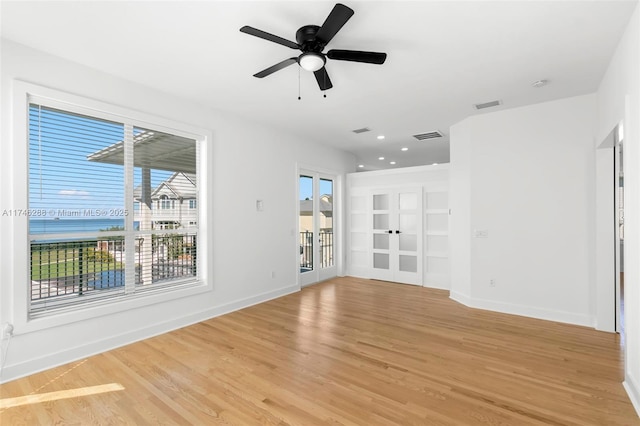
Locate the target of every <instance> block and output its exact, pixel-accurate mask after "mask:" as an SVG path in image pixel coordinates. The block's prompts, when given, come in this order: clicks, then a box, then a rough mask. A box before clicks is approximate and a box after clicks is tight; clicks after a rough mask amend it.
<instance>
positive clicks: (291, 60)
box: [253, 58, 298, 78]
mask: <svg viewBox="0 0 640 426" xmlns="http://www.w3.org/2000/svg"><path fill="white" fill-rule="evenodd" d="M297 61H298V58H289V59H285V60H284V61H282V62H278V63H277V64H275V65H272V66H270V67H269V68H267V69H264V70H262V71H260V72H258V73H255V74H254V75H253V76H254V77H258V78H263V77H266V76H268V75H271V74H273V73H274V72H276V71H280V70H281V69H282V68H286V67H288V66H289V65H293V64H295V63H296V62H297Z"/></svg>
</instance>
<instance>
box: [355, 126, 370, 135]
mask: <svg viewBox="0 0 640 426" xmlns="http://www.w3.org/2000/svg"><path fill="white" fill-rule="evenodd" d="M369 131H371V129H370V128H368V127H363V128H362V129H355V130H352V132H353V133H356V134H358V133H364V132H369Z"/></svg>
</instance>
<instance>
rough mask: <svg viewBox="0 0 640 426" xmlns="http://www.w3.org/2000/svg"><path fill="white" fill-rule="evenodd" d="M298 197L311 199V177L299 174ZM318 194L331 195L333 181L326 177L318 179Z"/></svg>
mask: <svg viewBox="0 0 640 426" xmlns="http://www.w3.org/2000/svg"><path fill="white" fill-rule="evenodd" d="M299 180H300V199H301V200H306V199H307V198H308V199H310V200H312V199H313V179H312V178H311V177H309V176H304V175H301V176H300V179H299ZM319 192H320V195H325V194H330V195H333V181H331V180H328V179H320V188H319Z"/></svg>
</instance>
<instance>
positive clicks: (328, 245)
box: [300, 230, 333, 272]
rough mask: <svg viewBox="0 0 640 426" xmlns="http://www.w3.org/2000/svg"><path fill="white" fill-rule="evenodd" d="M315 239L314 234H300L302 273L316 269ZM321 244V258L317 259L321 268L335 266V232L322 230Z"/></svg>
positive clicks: (306, 232)
mask: <svg viewBox="0 0 640 426" xmlns="http://www.w3.org/2000/svg"><path fill="white" fill-rule="evenodd" d="M314 243H315V241H314V238H313V232H310V231H303V232H300V272H307V271H311V270H313V269H314V253H315V252H314ZM318 244H320V247H319V248H320V258H319V259H316V260H317V261H318V262H319V265H316V266H320V267H321V268H327V267H330V266H333V230H322V231H320V234H319V237H318Z"/></svg>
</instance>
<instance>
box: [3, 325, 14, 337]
mask: <svg viewBox="0 0 640 426" xmlns="http://www.w3.org/2000/svg"><path fill="white" fill-rule="evenodd" d="M11 336H13V324H9V323H6V324H4V325H3V326H2V340H5V339H8V338H9V337H11Z"/></svg>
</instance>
